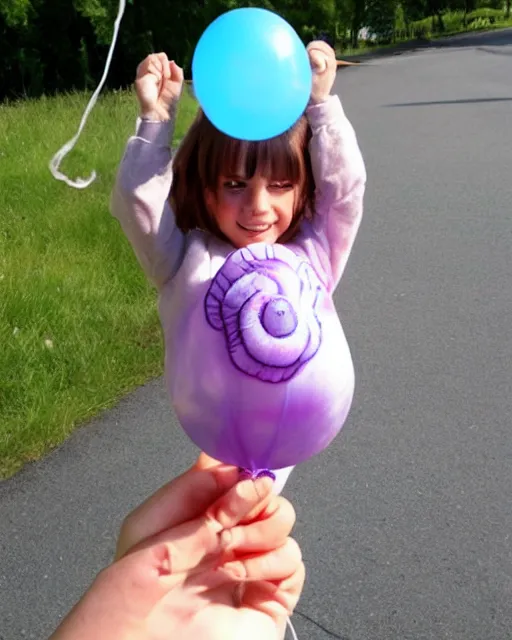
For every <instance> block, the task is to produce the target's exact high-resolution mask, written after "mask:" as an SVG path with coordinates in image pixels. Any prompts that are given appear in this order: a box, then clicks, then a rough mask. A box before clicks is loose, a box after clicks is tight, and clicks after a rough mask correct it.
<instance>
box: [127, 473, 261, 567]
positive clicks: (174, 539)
mask: <svg viewBox="0 0 512 640" xmlns="http://www.w3.org/2000/svg"><path fill="white" fill-rule="evenodd" d="M235 471H236V473H238V470H237V469H235ZM195 474H196V475H199V474H206V475H208V472H207V471H195ZM186 475H187V474H185V476H182V478H184V477H185V479H186ZM193 477H194V475H192V478H193ZM271 491H272V481H271V480H270V479H269V478H259V479H257V480H254V481H253V480H246V481H244V482H239V483H238V484H237V485H236V486H234V487H233V488H232V489H231V490H229V491H228V492H227V493H226V494H225V495H223V496H222V497H221V498H220V499H219V500H217V501H216V502H215V504H214V505H213V506H211V507H210V509H204V508H203V509H202V512H203V515H201V516H200V517H197V518H196V519H194V520H189V521H187V522H184V523H183V524H180V525H178V526H175V527H173V528H172V529H169V530H167V531H164V532H162V533H160V534H159V535H158V536H156V537H153V538H151V539H150V540H147V541H146V542H145V543H144V544H143V545H142V546H141V547H138V548H136V549H137V551H138V550H139V549H140V548H146V549H149V550H150V553H151V558H150V562H152V563H153V565H154V566H155V569H156V570H157V571H158V572H159V573H160V574H162V575H166V574H167V575H172V576H175V577H176V576H177V575H178V574H189V575H192V574H195V573H198V572H200V571H203V570H204V569H205V567H210V566H213V565H218V564H220V563H221V562H222V560H223V559H224V558H225V557H227V556H229V557H232V556H233V549H232V548H230V549H228V548H227V545H226V539H225V538H224V537H223V535H222V534H223V533H226V531H225V530H226V529H229V528H231V527H234V526H236V525H237V524H238V523H239V522H240V521H241V520H242V519H243V518H244V517H245V516H246V515H247V514H248V513H249V512H250V511H251V510H252V509H254V507H255V506H256V505H257V504H258V502H260V501H261V500H262V499H265V498H266V496H267V494H269V493H271ZM179 500H182V499H181V498H180V499H179ZM188 500H189V501H192V502H193V503H197V496H195V495H193V494H191V495H189V496H188ZM205 512H206V513H205ZM267 526H268V525H267ZM266 533H267V535H268V531H267V532H266ZM264 534H265V532H264V533H263V535H264ZM228 541H229V538H228Z"/></svg>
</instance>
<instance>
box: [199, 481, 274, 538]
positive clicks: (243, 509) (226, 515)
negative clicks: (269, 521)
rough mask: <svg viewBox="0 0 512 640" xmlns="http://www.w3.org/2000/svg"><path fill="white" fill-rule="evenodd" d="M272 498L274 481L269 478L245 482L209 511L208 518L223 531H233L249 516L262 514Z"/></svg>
mask: <svg viewBox="0 0 512 640" xmlns="http://www.w3.org/2000/svg"><path fill="white" fill-rule="evenodd" d="M271 497H272V480H271V479H270V478H267V477H261V478H257V479H256V480H243V481H242V482H239V483H238V484H236V485H235V486H234V487H233V488H232V489H231V490H230V491H229V492H228V493H227V494H226V495H224V496H222V497H221V498H219V500H218V501H217V502H216V503H215V504H213V505H212V506H211V508H210V509H208V511H207V513H206V517H207V518H210V519H212V520H214V521H216V522H218V523H219V525H220V526H221V528H222V529H232V528H233V527H234V526H236V525H237V524H239V523H240V522H241V521H243V520H244V518H247V517H248V516H249V514H256V513H258V512H261V511H262V510H263V509H264V508H265V506H266V504H267V503H268V501H269V500H270V499H271Z"/></svg>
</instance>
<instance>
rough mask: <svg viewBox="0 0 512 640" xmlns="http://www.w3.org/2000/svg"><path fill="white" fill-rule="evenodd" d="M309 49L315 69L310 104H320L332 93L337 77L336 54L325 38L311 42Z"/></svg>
mask: <svg viewBox="0 0 512 640" xmlns="http://www.w3.org/2000/svg"><path fill="white" fill-rule="evenodd" d="M307 50H308V55H309V61H310V63H311V68H312V69H313V86H312V88H311V99H310V104H318V103H319V102H324V101H325V100H327V98H328V97H329V94H330V93H331V89H332V86H333V84H334V80H335V79H336V66H337V65H336V55H335V53H334V49H333V48H332V47H330V46H329V45H328V44H327V43H326V42H324V41H323V40H315V41H314V42H310V43H309V44H308V48H307Z"/></svg>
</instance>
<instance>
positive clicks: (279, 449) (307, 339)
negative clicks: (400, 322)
mask: <svg viewBox="0 0 512 640" xmlns="http://www.w3.org/2000/svg"><path fill="white" fill-rule="evenodd" d="M183 329H184V330H183V339H182V340H180V341H179V345H178V346H177V353H175V355H174V357H178V358H179V359H178V361H179V362H182V363H183V366H181V367H180V371H179V372H177V375H176V377H175V379H174V380H173V381H172V385H171V388H172V397H173V404H174V407H175V410H176V414H177V416H178V419H179V421H180V422H181V424H182V426H183V428H184V429H185V431H186V433H187V434H188V435H189V437H190V438H191V439H192V440H193V442H195V443H196V444H197V446H198V447H200V448H201V449H202V450H203V451H205V452H206V453H207V454H209V455H210V456H212V457H214V458H217V459H218V460H221V461H223V462H226V463H229V464H234V465H237V466H239V467H241V468H243V469H247V470H249V471H251V472H256V471H260V470H264V469H280V468H283V467H288V466H291V465H295V464H298V463H299V462H302V461H304V460H306V459H308V458H310V457H311V456H313V455H315V454H317V453H319V452H320V451H322V450H323V449H324V448H325V447H327V446H328V445H329V444H330V443H331V441H332V440H333V438H334V437H335V436H336V434H337V433H338V432H339V430H340V429H341V428H342V426H343V423H344V421H345V419H346V417H347V415H348V412H349V409H350V405H351V402H352V396H353V391H354V371H353V366H352V360H351V357H350V352H349V350H348V345H347V342H346V339H345V336H344V334H343V330H342V327H341V324H340V321H339V318H338V314H337V313H336V309H335V307H334V303H333V301H332V298H331V296H330V295H329V294H328V293H327V291H326V289H325V287H324V285H323V284H322V283H321V281H320V280H319V278H318V277H317V275H316V273H315V271H314V270H313V269H312V267H311V266H310V265H309V264H308V263H307V262H305V261H304V260H301V259H300V258H298V257H297V256H296V255H295V254H294V253H293V252H292V251H291V250H290V249H287V248H286V247H284V246H283V245H279V244H276V245H265V244H253V245H250V246H248V247H245V248H243V249H239V250H237V251H234V252H233V253H232V254H231V255H230V256H229V257H228V258H227V260H226V262H225V263H224V265H223V266H222V267H221V269H220V270H219V271H218V272H217V274H216V276H215V277H214V279H213V281H212V282H211V284H210V287H209V289H208V291H207V292H206V295H205V298H204V307H203V308H201V307H200V306H197V307H195V308H194V309H192V311H191V313H190V314H188V317H187V318H186V319H185V320H184V325H183Z"/></svg>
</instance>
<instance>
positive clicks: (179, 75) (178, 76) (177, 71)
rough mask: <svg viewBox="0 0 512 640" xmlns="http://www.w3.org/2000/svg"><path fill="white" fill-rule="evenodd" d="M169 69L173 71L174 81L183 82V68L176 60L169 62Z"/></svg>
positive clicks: (172, 77) (172, 78)
mask: <svg viewBox="0 0 512 640" xmlns="http://www.w3.org/2000/svg"><path fill="white" fill-rule="evenodd" d="M169 71H170V72H171V80H173V81H174V82H183V69H182V68H181V67H179V66H178V65H177V64H176V63H175V62H174V60H171V61H170V62H169Z"/></svg>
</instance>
